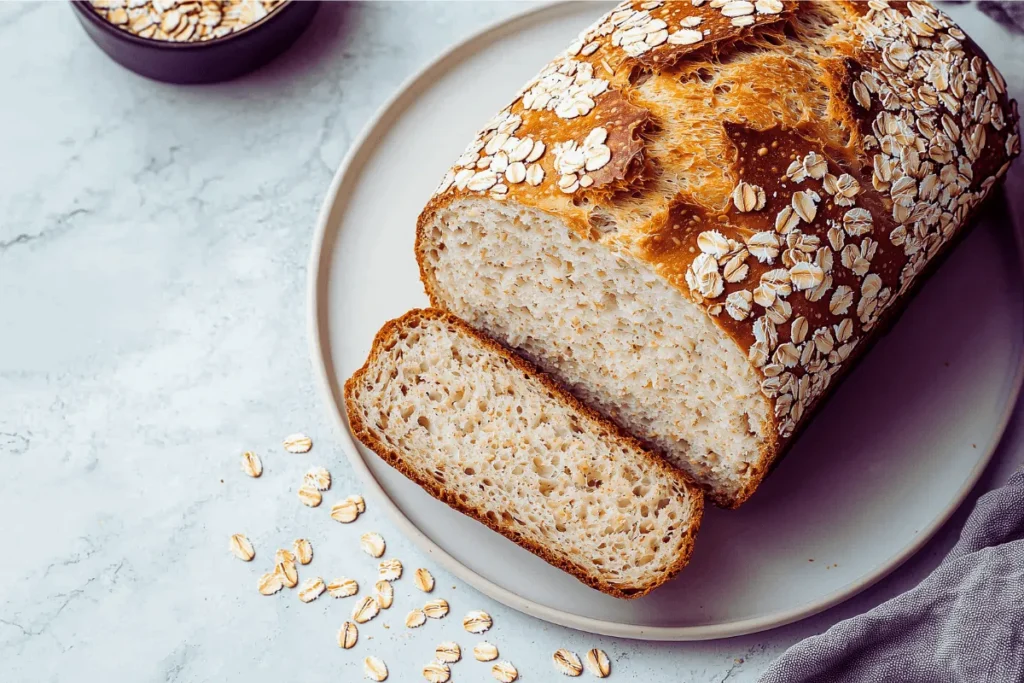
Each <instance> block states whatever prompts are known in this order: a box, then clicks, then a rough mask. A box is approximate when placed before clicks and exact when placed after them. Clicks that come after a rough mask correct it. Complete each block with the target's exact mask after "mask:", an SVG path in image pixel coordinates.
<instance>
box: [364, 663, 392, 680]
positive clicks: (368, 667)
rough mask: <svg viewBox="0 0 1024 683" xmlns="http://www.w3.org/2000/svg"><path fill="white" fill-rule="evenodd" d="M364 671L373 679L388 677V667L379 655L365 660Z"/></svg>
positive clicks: (385, 678)
mask: <svg viewBox="0 0 1024 683" xmlns="http://www.w3.org/2000/svg"><path fill="white" fill-rule="evenodd" d="M363 673H364V674H366V677H367V678H369V679H370V680H371V681H378V683H379V682H380V681H384V680H387V677H388V667H387V664H385V663H384V662H383V661H381V660H380V659H378V658H377V657H367V658H366V659H364V660H363Z"/></svg>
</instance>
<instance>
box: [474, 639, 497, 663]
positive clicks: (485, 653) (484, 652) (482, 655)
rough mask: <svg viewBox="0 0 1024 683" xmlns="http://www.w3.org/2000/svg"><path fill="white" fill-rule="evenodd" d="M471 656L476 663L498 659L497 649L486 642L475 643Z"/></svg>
mask: <svg viewBox="0 0 1024 683" xmlns="http://www.w3.org/2000/svg"><path fill="white" fill-rule="evenodd" d="M473 656H474V657H476V661H478V662H493V661H494V660H495V659H497V658H498V648H497V647H496V646H494V645H491V644H490V643H488V642H486V641H484V642H482V643H477V646H476V647H474V648H473Z"/></svg>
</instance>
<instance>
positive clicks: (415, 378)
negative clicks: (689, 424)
mask: <svg viewBox="0 0 1024 683" xmlns="http://www.w3.org/2000/svg"><path fill="white" fill-rule="evenodd" d="M345 405H346V411H347V413H348V420H349V424H350V425H351V427H352V432H353V433H354V434H355V435H356V437H357V438H358V439H359V440H360V441H361V442H362V443H363V444H365V445H366V446H367V447H369V448H370V449H372V450H373V451H374V452H376V453H377V455H379V456H380V457H381V458H383V459H384V460H385V461H386V462H387V463H388V464H389V465H391V466H392V467H394V468H395V469H397V470H398V471H400V472H401V473H402V474H404V475H405V476H407V477H408V478H409V479H411V480H413V481H414V482H416V483H417V484H419V485H420V486H422V487H423V488H424V489H425V490H426V491H427V492H429V493H430V494H431V495H432V496H434V497H435V498H437V499H438V500H441V501H443V502H445V503H447V504H448V505H450V506H451V507H453V508H455V509H456V510H459V511H460V512H463V513H465V514H467V515H469V516H471V517H475V518H476V519H478V520H479V521H481V522H483V523H484V524H486V525H487V526H489V527H491V528H492V529H494V530H495V531H498V532H499V533H501V534H504V535H505V536H506V537H508V538H509V539H511V540H513V541H515V542H516V543H518V544H519V545H521V546H523V547H524V548H526V549H527V550H530V551H531V552H533V553H535V554H536V555H538V556H540V557H541V558H543V559H544V560H546V561H548V562H549V563H551V564H553V565H555V566H556V567H559V568H561V569H563V570H565V571H567V572H570V573H571V574H573V575H575V576H576V577H577V578H578V579H579V580H580V581H583V582H584V583H586V584H588V585H590V586H593V587H594V588H597V589H598V590H601V591H604V592H605V593H609V594H611V595H614V596H616V597H620V598H635V597H640V596H642V595H645V594H647V593H649V592H650V591H652V590H654V589H655V588H657V587H658V586H660V585H661V584H662V583H664V582H665V581H667V580H668V579H670V578H671V577H672V576H673V575H675V574H676V572H678V571H679V570H680V569H682V568H683V567H684V566H685V565H686V563H687V562H688V561H689V558H690V552H691V550H692V548H693V540H694V537H695V536H696V534H697V529H698V527H699V526H700V519H701V513H702V512H703V508H704V498H703V494H702V492H701V491H700V489H699V488H697V487H696V486H694V485H692V484H690V483H688V481H687V479H686V478H685V477H684V476H683V475H682V474H681V473H680V472H679V470H677V469H676V468H674V467H672V466H671V465H669V464H668V463H666V462H665V461H664V460H662V459H661V458H660V457H659V456H656V455H652V454H650V453H648V452H646V451H645V450H644V449H643V448H642V447H641V445H640V444H639V442H637V441H636V440H635V439H633V438H632V437H629V436H627V435H625V434H623V433H622V432H621V431H620V430H619V428H618V427H616V426H615V425H614V424H612V423H611V422H609V421H608V420H606V419H605V418H603V417H600V416H599V415H598V414H597V413H595V412H593V411H591V410H590V409H589V408H586V407H584V406H583V405H581V404H580V403H579V401H577V400H576V399H575V398H573V397H572V396H571V395H570V394H568V393H566V392H565V391H564V390H563V389H561V388H560V387H559V386H558V385H557V384H555V383H554V382H552V381H551V380H550V379H549V378H548V377H546V376H545V375H544V374H542V373H540V372H539V371H537V369H536V368H534V367H533V366H531V365H530V364H529V363H527V362H526V361H524V360H522V359H521V358H519V357H517V356H515V355H514V354H512V353H510V352H509V351H508V350H507V349H505V348H503V347H501V346H500V345H499V344H497V343H495V342H494V341H492V340H490V339H487V338H486V337H484V336H482V335H481V334H479V333H478V332H475V331H474V330H473V329H472V328H470V327H469V326H468V325H466V324H465V323H463V322H462V321H461V320H459V319H458V318H456V317H455V316H453V315H451V314H450V313H446V312H443V311H438V310H415V311H410V312H409V313H406V314H405V315H404V316H402V317H401V318H399V319H397V320H393V321H391V322H389V323H387V324H386V325H385V326H384V327H383V329H381V331H380V332H379V333H378V334H377V338H376V339H375V340H374V342H373V348H372V350H371V352H370V357H369V359H368V360H367V361H366V364H365V365H364V366H363V367H362V369H360V370H359V371H358V372H356V373H355V375H353V376H352V378H351V379H349V380H348V382H346V384H345Z"/></svg>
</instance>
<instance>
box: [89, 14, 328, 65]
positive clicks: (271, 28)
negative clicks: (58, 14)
mask: <svg viewBox="0 0 1024 683" xmlns="http://www.w3.org/2000/svg"><path fill="white" fill-rule="evenodd" d="M319 6H320V3H319V2H303V1H300V0H290V1H289V2H287V3H285V4H284V5H282V6H281V7H279V8H277V9H276V10H274V11H273V12H271V13H270V14H269V15H267V16H266V17H264V18H263V19H261V20H260V21H258V22H256V23H255V24H252V25H251V26H246V27H245V28H244V29H242V30H240V31H237V32H235V33H231V34H228V35H226V36H224V37H222V38H214V39H212V40H207V41H203V42H196V43H172V42H169V41H166V40H155V39H153V38H142V37H139V36H136V35H134V34H131V33H129V32H127V31H125V30H122V29H120V28H118V27H117V26H115V25H113V24H111V23H110V22H109V21H107V20H106V19H104V18H103V17H101V16H100V15H99V14H98V13H97V12H96V10H94V9H93V8H92V5H90V4H89V3H88V2H85V1H84V0H73V1H72V3H71V7H72V8H74V10H75V16H77V17H78V21H79V22H81V24H82V27H83V28H84V29H85V32H86V33H88V34H89V37H90V38H92V40H93V42H94V43H96V44H97V45H99V46H100V49H101V50H103V51H104V52H106V53H107V54H108V55H109V56H110V57H111V58H112V59H113V60H114V61H115V62H117V63H118V64H120V65H121V66H123V67H125V68H127V69H131V70H132V71H134V72H135V73H137V74H139V75H142V76H145V77H147V78H152V79H155V80H158V81H165V82H167V83H214V82H216V81H226V80H230V79H232V78H236V77H238V76H241V75H242V74H244V73H248V72H249V71H252V70H253V69H255V68H257V67H260V66H263V65H264V64H266V63H267V62H269V61H270V60H271V59H273V58H274V57H276V56H277V55H279V54H281V53H282V52H284V51H285V50H286V49H287V48H288V47H289V46H290V45H291V44H292V43H294V42H295V39H296V38H298V37H299V35H300V34H301V33H302V31H303V30H304V29H305V28H306V27H307V26H308V25H309V22H310V21H311V20H312V19H313V15H314V14H316V10H317V8H318V7H319Z"/></svg>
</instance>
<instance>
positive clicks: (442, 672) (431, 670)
mask: <svg viewBox="0 0 1024 683" xmlns="http://www.w3.org/2000/svg"><path fill="white" fill-rule="evenodd" d="M423 677H424V678H425V679H427V680H428V681H430V683H447V682H448V679H449V678H451V677H452V670H451V669H449V668H448V665H447V664H445V663H444V662H431V663H430V664H427V665H426V666H425V667H423Z"/></svg>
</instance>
